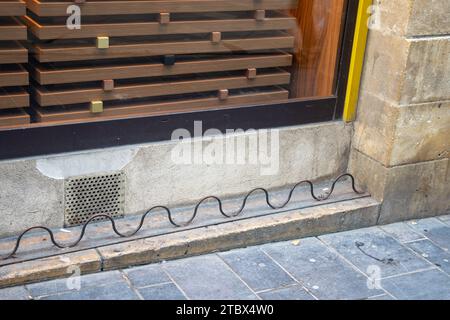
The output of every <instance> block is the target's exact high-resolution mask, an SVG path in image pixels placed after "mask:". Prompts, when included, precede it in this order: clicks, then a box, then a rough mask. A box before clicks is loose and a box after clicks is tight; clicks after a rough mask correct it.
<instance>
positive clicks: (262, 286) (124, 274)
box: [0, 216, 450, 300]
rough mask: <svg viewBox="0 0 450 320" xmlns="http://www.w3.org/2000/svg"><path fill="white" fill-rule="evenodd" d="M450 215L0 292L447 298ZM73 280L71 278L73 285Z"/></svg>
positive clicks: (26, 295)
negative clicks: (78, 285) (78, 280)
mask: <svg viewBox="0 0 450 320" xmlns="http://www.w3.org/2000/svg"><path fill="white" fill-rule="evenodd" d="M449 249H450V216H444V217H439V218H430V219H424V220H419V221H410V222H406V223H398V224H393V225H388V226H383V227H373V228H368V229H360V230H355V231H350V232H344V233H338V234H331V235H325V236H321V237H317V238H307V239H300V240H297V241H287V242H280V243H273V244H267V245H262V246H256V247H250V248H246V249H238V250H233V251H229V252H223V253H217V254H211V255H205V256H199V257H193V258H186V259H181V260H176V261H170V262H165V263H161V264H156V265H148V266H141V267H135V268H130V269H126V270H117V271H111V272H103V273H98V274H92V275H85V276H82V277H81V282H79V284H80V290H76V289H74V290H70V289H69V287H71V286H72V287H73V285H74V283H75V284H76V283H78V282H77V279H75V278H71V279H70V280H69V281H68V280H66V279H62V280H53V281H48V282H42V283H37V284H31V285H27V286H20V287H13V288H7V289H0V299H150V300H154V299H255V300H256V299H264V300H265V299H283V300H289V299H296V300H314V299H319V300H321V299H374V300H375V299H376V300H379V299H389V300H391V299H448V300H450V251H449ZM75 286H76V285H75Z"/></svg>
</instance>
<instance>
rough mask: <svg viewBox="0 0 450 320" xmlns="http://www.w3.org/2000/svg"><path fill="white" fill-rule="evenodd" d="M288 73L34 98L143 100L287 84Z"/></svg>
mask: <svg viewBox="0 0 450 320" xmlns="http://www.w3.org/2000/svg"><path fill="white" fill-rule="evenodd" d="M290 76H291V75H290V73H289V72H285V71H277V72H273V73H268V74H262V75H258V76H257V77H256V78H255V79H247V77H246V76H228V77H218V78H215V77H214V78H207V79H201V80H182V81H165V82H158V83H149V84H146V83H142V84H141V83H139V84H132V85H122V86H117V87H116V88H115V89H114V90H113V91H104V90H103V89H102V88H97V87H94V88H86V89H79V90H77V89H76V88H74V89H71V90H59V89H58V90H54V91H49V90H47V89H46V88H45V87H35V88H34V91H35V98H36V101H37V102H38V104H39V105H40V106H55V105H67V104H76V103H83V102H89V101H93V100H102V101H111V100H123V99H133V98H143V97H155V96H165V95H172V94H184V93H193V92H207V91H213V90H220V89H236V88H251V87H263V86H272V85H283V84H288V83H289V81H290Z"/></svg>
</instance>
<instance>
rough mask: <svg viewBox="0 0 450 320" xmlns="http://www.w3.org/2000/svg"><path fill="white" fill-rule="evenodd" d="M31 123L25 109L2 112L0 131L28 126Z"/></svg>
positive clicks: (0, 112)
mask: <svg viewBox="0 0 450 320" xmlns="http://www.w3.org/2000/svg"><path fill="white" fill-rule="evenodd" d="M28 123H30V115H29V114H28V113H26V112H25V111H24V110H23V109H20V108H18V109H12V110H0V129H6V128H10V127H15V126H20V125H26V124H28Z"/></svg>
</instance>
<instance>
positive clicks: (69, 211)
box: [64, 172, 125, 226]
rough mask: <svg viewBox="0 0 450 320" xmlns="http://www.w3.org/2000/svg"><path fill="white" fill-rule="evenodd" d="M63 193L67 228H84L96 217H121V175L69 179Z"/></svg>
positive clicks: (123, 191)
mask: <svg viewBox="0 0 450 320" xmlns="http://www.w3.org/2000/svg"><path fill="white" fill-rule="evenodd" d="M64 191H65V215H64V223H65V225H66V226H76V225H80V224H83V223H85V222H86V221H87V220H89V218H91V217H92V216H94V215H96V214H107V215H109V216H111V217H123V214H124V193H125V176H124V174H123V172H118V173H114V174H106V175H95V176H84V177H76V178H69V179H67V180H66V181H65V185H64Z"/></svg>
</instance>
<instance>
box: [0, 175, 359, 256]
mask: <svg viewBox="0 0 450 320" xmlns="http://www.w3.org/2000/svg"><path fill="white" fill-rule="evenodd" d="M347 177H349V178H350V179H351V181H352V189H353V191H354V192H355V193H356V194H362V193H363V192H361V191H358V190H357V189H356V186H355V178H354V177H353V176H352V175H351V174H349V173H346V174H343V175H341V176H339V177H338V178H337V179H336V180H334V182H333V184H332V185H331V188H330V191H328V192H327V193H326V194H325V195H319V196H317V195H316V194H315V192H314V184H313V183H312V182H311V181H309V180H304V181H301V182H299V183H297V184H296V185H294V186H293V187H292V188H291V191H290V192H289V195H288V198H287V199H286V201H285V202H284V203H282V204H280V205H275V204H273V203H272V202H271V201H270V195H269V192H268V191H267V190H266V189H264V188H256V189H253V190H252V191H250V192H249V193H247V195H246V196H245V198H244V200H243V202H242V205H241V207H240V208H239V209H238V210H237V211H235V212H230V213H227V212H225V210H224V209H223V203H222V200H221V199H220V198H218V197H216V196H208V197H205V198H203V199H202V200H200V201H199V202H198V203H197V205H196V206H195V208H194V212H193V214H192V216H191V218H190V219H189V220H188V221H187V222H184V223H178V222H176V221H175V220H174V218H173V216H172V212H171V211H170V209H169V208H168V207H166V206H155V207H152V208H151V209H149V210H148V211H147V212H146V213H144V214H143V215H142V217H141V221H140V223H139V225H138V226H137V228H136V229H135V230H134V231H132V232H130V233H122V232H120V231H119V230H118V229H117V226H116V222H115V220H114V219H113V218H112V217H110V216H109V215H106V214H97V215H94V216H92V217H91V218H90V219H89V220H88V221H86V222H85V223H84V225H83V227H82V229H81V232H80V235H79V237H78V239H77V240H75V241H74V242H73V243H69V244H64V243H60V242H58V241H56V240H55V235H54V233H53V231H52V230H50V229H49V228H47V227H43V226H36V227H32V228H29V229H27V230H25V231H24V232H22V233H21V234H20V235H19V236H18V238H17V240H16V244H15V246H14V249H13V250H12V251H11V253H10V254H8V255H7V256H5V257H1V258H0V260H7V259H11V258H13V257H14V256H15V254H16V253H17V252H18V250H19V248H20V243H21V241H22V238H23V237H24V236H25V235H26V234H27V233H29V232H31V231H33V230H44V231H46V232H47V233H48V234H49V236H50V241H51V242H52V243H53V245H55V246H56V247H58V248H60V249H65V248H73V247H75V246H77V245H78V244H79V243H80V242H81V240H83V237H84V235H85V234H86V229H87V227H88V226H89V224H90V223H91V222H92V221H94V220H96V219H99V218H104V219H107V220H109V221H110V222H111V226H112V230H113V231H114V233H115V234H116V235H118V236H119V237H121V238H129V237H132V236H134V235H136V234H137V233H138V232H139V231H140V230H141V229H142V227H143V225H144V222H145V219H146V218H147V216H148V215H150V213H152V212H154V211H156V210H163V211H166V213H167V218H168V219H169V222H170V223H171V224H172V225H173V226H174V227H178V228H180V227H186V226H188V225H190V224H191V223H192V222H194V220H195V218H196V217H197V213H198V210H199V209H200V207H201V205H202V204H203V203H205V202H206V201H208V200H215V201H217V203H218V205H219V211H220V213H221V214H222V215H223V216H224V217H226V218H235V217H238V216H240V215H241V214H242V212H243V211H244V209H245V206H246V204H247V200H248V198H249V197H250V196H251V195H252V194H254V193H256V192H263V193H264V194H265V198H266V203H267V205H268V206H269V207H270V208H271V209H273V210H279V209H283V208H284V207H286V206H287V205H288V204H289V203H290V202H291V199H292V195H293V194H294V191H295V190H296V189H297V188H298V187H299V186H301V185H303V184H307V185H309V191H310V194H311V197H312V198H313V199H314V200H316V201H325V200H328V199H329V198H330V197H331V195H332V194H333V192H334V189H335V187H336V184H337V183H338V182H339V181H340V180H342V179H344V178H347Z"/></svg>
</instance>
